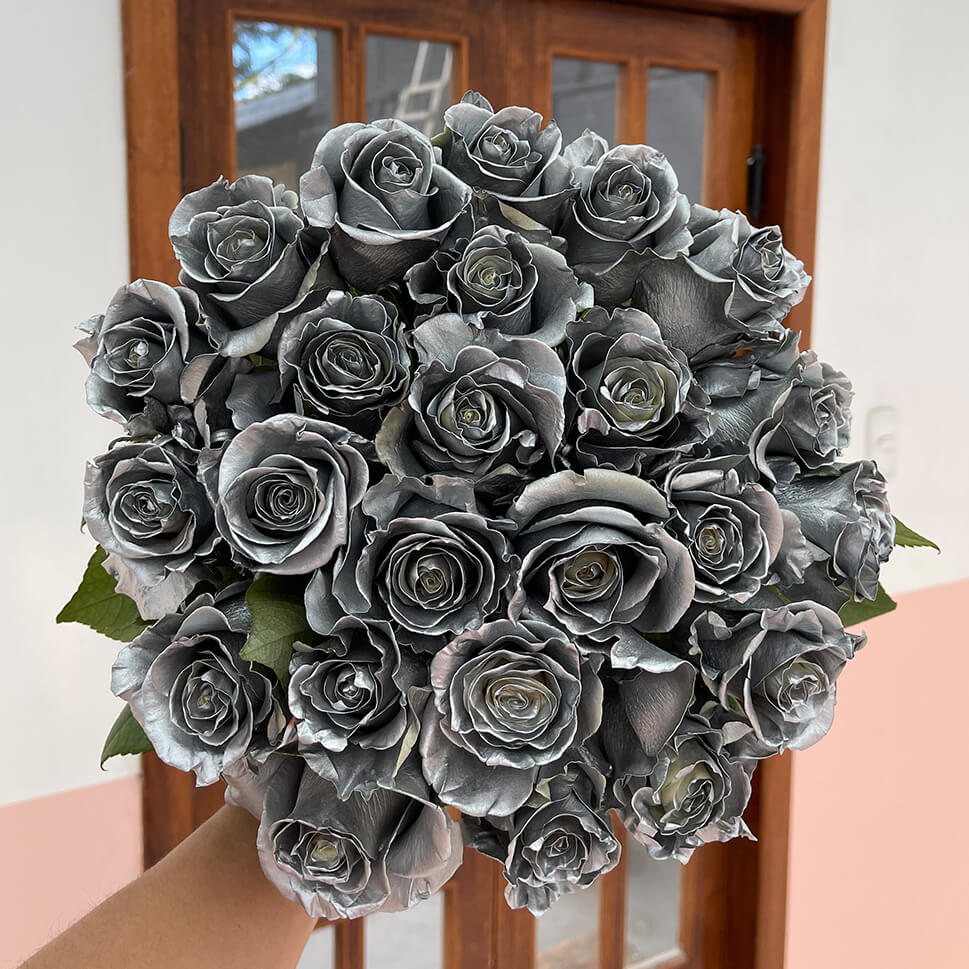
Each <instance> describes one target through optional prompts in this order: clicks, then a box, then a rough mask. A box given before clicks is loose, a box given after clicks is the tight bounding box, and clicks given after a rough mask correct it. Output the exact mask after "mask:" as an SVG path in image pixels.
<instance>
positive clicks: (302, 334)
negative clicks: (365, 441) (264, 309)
mask: <svg viewBox="0 0 969 969" xmlns="http://www.w3.org/2000/svg"><path fill="white" fill-rule="evenodd" d="M279 378H280V382H281V384H282V386H283V387H284V388H288V387H291V388H292V392H293V394H294V396H295V404H296V409H297V412H298V413H301V414H309V415H310V416H312V417H322V418H324V419H325V420H330V421H334V422H335V423H337V424H343V425H345V426H347V427H351V428H352V429H354V430H356V431H359V432H360V433H368V434H371V435H372V432H373V431H374V430H375V426H376V423H377V421H378V419H379V416H380V415H381V414H382V413H383V412H384V411H385V410H386V409H387V408H389V407H390V406H391V405H393V404H397V403H400V401H401V400H402V399H403V398H404V396H405V394H406V393H407V387H408V383H409V380H410V362H409V360H408V358H407V351H406V349H405V348H404V344H403V341H402V337H401V332H400V325H399V323H398V320H397V311H396V309H395V308H394V307H393V306H392V305H391V304H390V303H388V302H386V301H385V300H382V299H380V298H379V297H375V296H350V295H349V294H348V293H340V292H335V291H334V292H331V293H330V294H329V295H328V296H327V298H326V300H325V302H324V303H323V304H322V305H321V306H320V307H318V308H316V309H313V310H311V311H309V312H307V313H301V314H300V315H299V316H296V317H294V318H293V319H292V320H291V321H290V322H289V323H287V324H286V326H285V328H284V329H283V331H282V333H281V335H280V338H279Z"/></svg>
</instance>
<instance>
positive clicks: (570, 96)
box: [552, 57, 619, 145]
mask: <svg viewBox="0 0 969 969" xmlns="http://www.w3.org/2000/svg"><path fill="white" fill-rule="evenodd" d="M618 90H619V65H618V64H610V63H608V62H606V61H588V60H584V59H582V58H578V57H556V58H554V59H553V60H552V116H553V117H554V118H555V120H556V121H557V122H558V125H559V127H560V128H561V129H562V143H563V144H566V145H567V144H568V143H569V142H570V141H572V140H574V139H575V138H578V137H579V135H581V134H582V132H583V131H585V129H586V128H591V129H592V130H593V131H595V132H597V133H598V134H600V135H602V137H603V138H605V139H606V141H608V142H609V143H610V144H612V143H613V142H614V141H615V140H616V92H617V91H618Z"/></svg>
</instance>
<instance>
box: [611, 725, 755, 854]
mask: <svg viewBox="0 0 969 969" xmlns="http://www.w3.org/2000/svg"><path fill="white" fill-rule="evenodd" d="M755 764H756V762H755V761H749V760H747V761H744V760H741V759H738V758H733V757H730V756H728V755H727V753H726V752H725V751H724V738H723V734H722V733H721V732H720V731H719V730H716V729H714V728H713V727H711V726H710V724H709V723H708V722H707V721H706V720H704V719H703V718H702V717H700V716H699V715H694V716H692V717H689V718H687V719H686V720H685V721H684V722H683V724H682V725H681V726H680V728H679V730H678V731H677V732H676V735H675V736H674V737H673V738H672V740H670V742H669V743H668V744H667V745H666V746H665V747H664V748H663V749H662V750H661V751H660V752H659V753H658V754H657V756H656V757H655V758H653V759H652V761H651V763H650V766H649V770H648V772H647V773H644V774H641V775H637V774H624V775H623V776H621V777H620V778H619V779H618V780H617V781H616V784H615V791H616V796H617V798H618V799H619V803H620V809H619V813H620V816H621V817H622V821H623V824H625V825H626V827H627V828H628V829H629V831H630V833H631V834H632V836H633V837H634V838H635V839H636V840H637V841H639V842H640V843H641V844H643V845H645V846H646V847H647V848H648V849H649V853H650V855H651V856H652V857H653V858H675V859H676V860H677V861H679V862H682V863H683V864H685V863H686V862H687V861H689V859H690V856H691V855H692V854H693V852H694V850H695V849H697V848H699V847H700V846H701V845H704V844H709V843H710V842H714V841H730V840H731V839H732V838H736V837H740V836H742V837H746V838H752V837H753V835H751V833H750V831H749V829H748V828H747V825H746V824H745V823H744V821H743V820H742V817H741V815H742V814H743V812H744V810H745V808H746V807H747V802H748V801H749V800H750V777H751V774H752V773H753V770H754V766H755Z"/></svg>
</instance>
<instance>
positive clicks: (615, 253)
mask: <svg viewBox="0 0 969 969" xmlns="http://www.w3.org/2000/svg"><path fill="white" fill-rule="evenodd" d="M597 154H598V153H594V154H593V155H592V158H593V159H595V160H594V161H593V160H590V161H589V163H588V164H584V165H577V166H576V167H575V168H574V169H573V178H574V179H575V181H576V183H577V184H578V186H579V194H578V197H577V198H576V199H575V201H574V203H573V205H572V211H571V215H570V216H569V217H568V218H567V219H566V222H565V226H564V228H563V230H562V234H563V235H564V237H565V239H566V241H567V243H568V257H569V264H570V265H571V266H572V267H573V268H574V269H575V272H576V274H577V275H578V277H579V278H580V279H583V280H586V281H587V282H589V283H591V284H592V286H593V288H594V289H595V295H596V303H597V304H600V305H602V306H606V307H613V306H616V305H618V304H619V303H622V302H623V301H624V300H626V299H628V298H629V296H630V295H631V293H632V291H633V286H634V284H635V282H636V278H637V276H638V275H639V272H640V270H641V268H642V266H643V265H644V263H645V262H647V261H648V260H649V259H650V258H655V256H657V255H659V256H664V255H667V254H669V253H673V252H682V251H685V250H686V248H687V247H688V246H689V244H690V238H691V237H690V233H689V230H688V229H687V222H688V221H689V218H690V203H689V202H688V201H687V198H686V196H685V195H683V194H682V193H681V192H679V191H678V190H677V188H678V184H679V183H678V181H677V178H676V173H675V172H674V171H673V168H672V167H671V166H670V163H669V162H668V161H667V159H666V156H665V155H663V154H662V153H661V152H658V151H656V149H654V148H649V147H647V146H646V145H617V146H616V147H615V148H612V149H611V150H609V151H607V152H605V153H604V154H603V155H602V156H601V157H596V156H597Z"/></svg>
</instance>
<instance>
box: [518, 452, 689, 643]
mask: <svg viewBox="0 0 969 969" xmlns="http://www.w3.org/2000/svg"><path fill="white" fill-rule="evenodd" d="M668 516H669V511H668V508H667V505H666V501H665V500H664V498H663V496H662V495H661V494H660V493H659V491H657V490H656V488H654V487H653V485H651V484H649V483H648V482H646V481H643V480H642V479H640V478H637V477H634V476H633V475H630V474H624V473H622V472H619V471H609V470H604V469H596V468H590V469H589V470H587V471H585V472H584V473H583V474H576V473H575V472H574V471H559V472H557V473H555V474H553V475H551V476H549V477H547V478H541V479H539V480H538V481H534V482H532V483H531V484H529V485H527V486H526V487H525V490H524V491H523V492H522V494H521V496H520V497H519V498H518V499H517V500H516V501H515V503H514V504H513V505H512V508H511V511H510V513H509V517H510V518H511V519H512V521H514V522H515V523H516V524H517V525H518V527H519V535H518V537H517V539H516V542H515V546H516V549H517V551H518V553H519V554H520V555H521V558H522V568H521V583H520V589H519V591H518V592H517V593H516V595H515V597H514V599H513V600H512V605H511V609H512V615H522V614H524V615H527V616H530V617H533V618H537V619H542V620H544V621H553V622H556V623H560V624H562V625H563V626H564V627H565V628H566V629H568V630H569V631H570V632H572V633H573V634H576V635H585V634H590V635H595V636H599V635H601V634H603V633H604V632H605V631H607V630H608V629H609V628H610V627H612V626H613V625H614V624H621V625H622V624H629V625H631V626H632V627H633V628H634V629H636V630H638V631H640V632H667V631H669V630H670V629H672V628H673V626H674V625H675V624H676V622H677V621H678V620H679V619H680V617H681V616H682V615H683V614H684V613H685V612H686V610H687V608H688V606H689V605H690V602H691V601H692V599H693V594H694V577H693V564H692V562H691V560H690V553H689V552H688V551H687V549H686V548H685V546H683V545H682V544H681V543H680V542H678V541H677V540H676V539H675V538H673V536H672V535H670V533H669V532H668V531H667V530H666V528H665V527H664V525H663V524H662V523H663V522H665V521H666V520H667V518H668Z"/></svg>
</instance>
